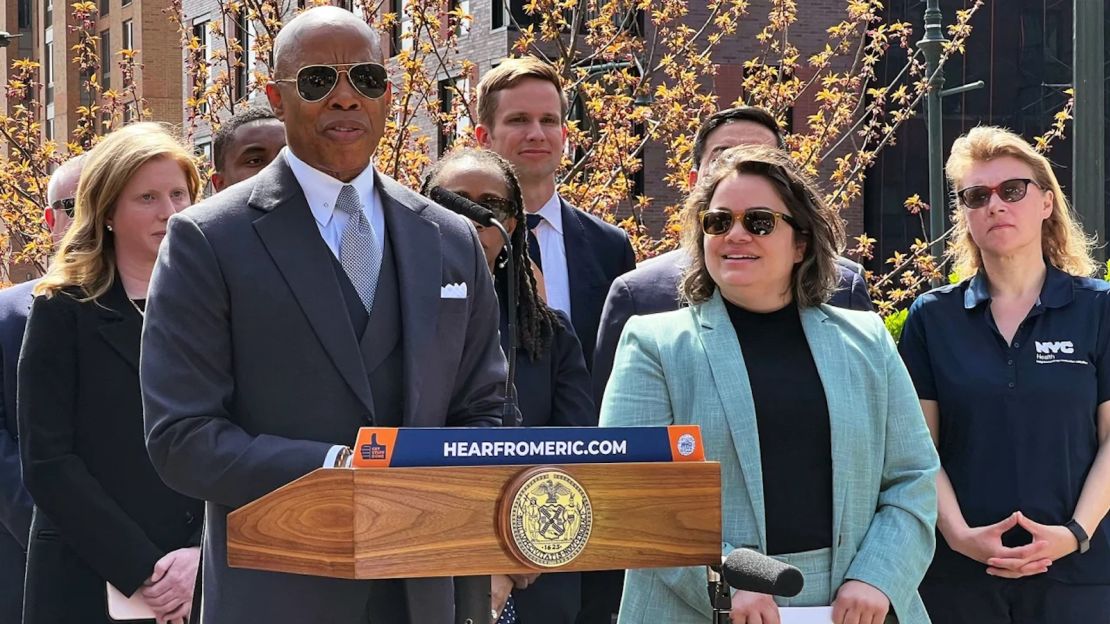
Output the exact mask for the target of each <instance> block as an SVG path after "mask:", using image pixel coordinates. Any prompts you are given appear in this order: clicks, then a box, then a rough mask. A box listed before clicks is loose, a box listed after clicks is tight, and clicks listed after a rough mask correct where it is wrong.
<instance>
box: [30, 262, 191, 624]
mask: <svg viewBox="0 0 1110 624" xmlns="http://www.w3.org/2000/svg"><path fill="white" fill-rule="evenodd" d="M141 330H142V317H141V316H140V315H139V312H138V311H137V310H136V309H135V308H134V307H133V306H132V305H131V303H130V302H129V301H128V300H127V295H126V293H125V292H124V290H123V286H122V285H121V284H120V280H119V277H118V276H117V278H116V280H115V283H114V284H113V286H112V288H111V289H110V290H109V291H108V292H107V293H106V294H105V295H103V296H102V297H100V299H99V300H98V301H90V302H85V303H81V302H78V301H77V300H76V299H75V298H74V297H72V296H70V295H69V294H67V293H64V292H63V293H59V294H58V295H55V296H53V297H51V298H46V297H37V298H36V299H35V301H34V304H33V305H32V308H31V316H30V319H29V320H28V322H27V335H26V339H25V341H24V343H23V351H22V355H21V356H20V359H19V402H18V410H19V428H20V431H21V432H22V436H21V437H20V452H21V455H22V460H23V475H24V480H25V482H26V484H27V489H28V491H30V493H31V496H32V497H33V498H34V500H35V505H36V511H35V519H34V521H33V523H32V530H31V544H30V549H29V551H28V564H27V569H28V574H27V594H26V596H27V598H26V605H25V611H24V613H25V619H24V622H25V623H26V624H38V623H40V622H51V623H54V622H75V623H76V622H97V621H107V616H106V615H105V611H104V603H105V600H104V581H108V582H110V583H112V584H113V585H115V586H116V587H117V588H118V589H119V590H120V591H122V592H123V593H124V594H125V595H130V594H131V593H133V592H134V591H135V590H136V589H138V588H139V586H140V585H141V584H142V583H143V581H144V580H146V579H147V578H148V577H149V576H150V575H151V573H152V572H153V570H154V564H155V563H156V562H157V561H158V559H160V558H161V557H162V556H163V555H165V554H166V553H167V552H170V551H172V550H176V549H178V548H183V547H185V546H195V545H197V544H198V543H199V532H200V527H201V525H202V521H201V520H202V513H203V508H202V504H201V502H200V501H197V500H194V499H191V498H187V497H185V496H182V495H181V494H178V493H177V492H174V491H173V490H171V489H170V488H168V487H166V485H165V484H164V483H162V480H161V479H160V478H159V477H158V475H157V473H155V471H154V467H153V466H152V465H151V462H150V458H149V457H148V456H147V452H146V447H145V445H144V439H143V409H142V400H141V395H140V392H139V336H140V332H141Z"/></svg>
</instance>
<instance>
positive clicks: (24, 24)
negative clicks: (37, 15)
mask: <svg viewBox="0 0 1110 624" xmlns="http://www.w3.org/2000/svg"><path fill="white" fill-rule="evenodd" d="M18 11H19V14H18V15H17V17H16V19H17V21H18V23H19V29H20V30H28V29H30V28H31V0H19V8H18Z"/></svg>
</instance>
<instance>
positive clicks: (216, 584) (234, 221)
mask: <svg viewBox="0 0 1110 624" xmlns="http://www.w3.org/2000/svg"><path fill="white" fill-rule="evenodd" d="M376 184H377V189H378V191H379V195H380V197H381V200H382V207H383V210H384V212H385V223H386V231H387V233H388V236H389V241H390V244H391V245H392V249H393V254H394V258H395V262H396V271H397V278H398V284H399V292H400V310H401V315H402V319H403V327H402V331H401V333H402V336H401V338H402V348H403V356H402V359H403V363H404V364H403V379H404V382H403V385H404V391H403V404H404V408H403V414H402V420H403V423H404V426H409V427H439V426H489V425H496V424H499V422H500V419H499V415H500V414H501V410H502V401H503V396H504V390H503V389H504V387H505V374H506V364H505V358H504V356H503V354H502V352H501V347H500V344H499V342H498V333H497V323H498V312H497V303H496V295H495V294H494V291H493V284H492V281H491V278H490V274H489V270H488V269H487V268H486V264H485V258H484V256H483V255H482V249H481V246H480V245H479V243H478V238H477V235H476V234H475V232H474V228H473V227H472V226H471V225H470V224H469V223H468V222H467V221H466V220H464V219H463V218H461V217H459V216H457V215H455V214H453V213H451V212H448V211H447V210H445V209H443V208H442V207H440V206H438V205H436V204H434V203H431V202H430V201H429V200H427V199H425V198H423V197H421V196H419V195H417V194H415V193H413V192H412V191H410V190H408V189H406V188H404V187H402V186H401V185H399V184H398V183H396V182H395V181H393V180H391V179H389V178H387V177H385V176H383V175H380V174H379V175H377V176H376ZM333 258H334V256H332V255H331V251H330V250H329V249H328V247H327V245H326V243H325V242H324V241H323V239H322V237H321V236H320V232H319V229H318V227H317V225H316V222H315V221H314V219H313V217H312V214H311V212H310V210H309V206H308V203H307V201H306V199H305V196H304V193H303V191H302V190H301V187H300V185H299V184H298V183H297V180H296V178H295V177H294V176H293V173H292V171H291V170H290V169H289V166H288V165H287V163H286V161H285V159H284V158H277V159H275V160H274V162H273V163H271V164H270V165H269V166H268V167H267V168H266V169H264V170H263V171H262V172H260V173H259V174H258V175H257V176H255V177H253V178H251V179H249V180H247V181H245V182H243V183H240V184H237V185H235V186H232V187H231V188H229V189H226V190H225V191H223V192H222V193H219V194H217V195H215V196H213V197H212V198H210V199H208V200H206V201H204V202H202V203H200V204H197V205H196V206H193V207H191V208H189V209H187V210H185V211H184V212H182V213H180V214H178V215H175V216H174V217H173V218H171V219H170V222H169V228H168V233H167V235H166V238H165V240H164V242H163V245H162V248H161V251H160V253H159V257H158V263H157V265H156V267H155V270H154V275H153V277H152V280H151V285H150V292H149V299H148V302H147V312H146V322H145V327H144V331H143V345H142V363H141V377H142V386H143V400H144V408H145V419H146V432H147V446H148V450H149V452H150V456H151V459H152V460H153V462H154V466H155V468H156V469H157V470H158V472H159V474H160V475H161V477H162V478H163V479H164V480H165V482H166V483H167V484H168V485H169V486H170V487H172V488H174V489H176V490H178V491H180V492H182V493H184V494H187V495H189V496H193V497H196V498H200V499H203V500H205V501H207V506H206V514H207V515H206V520H205V522H206V525H205V526H206V529H205V539H204V571H203V578H204V589H203V594H204V595H203V605H204V606H203V614H202V618H203V621H204V622H205V624H225V623H226V624H231V623H236V624H238V623H241V622H267V623H268V624H278V623H284V622H288V623H290V624H293V623H296V624H301V623H304V622H328V623H330V624H348V623H351V624H354V623H355V622H358V623H360V624H364V623H365V622H367V621H368V619H369V621H372V622H374V623H375V624H378V623H383V622H384V623H385V624H392V622H393V621H394V618H389V617H385V618H382V617H377V618H375V617H374V612H375V610H376V609H375V606H374V604H373V603H374V599H373V598H371V594H373V595H374V596H377V597H378V599H381V598H382V595H383V593H384V594H387V595H388V592H382V591H379V590H376V589H373V588H372V587H371V583H372V582H370V581H350V580H340V579H329V578H323V577H311V576H299V575H292V574H279V573H272V572H260V571H254V570H245V569H239V568H229V567H228V565H227V552H226V530H227V524H226V517H227V514H228V512H230V511H232V510H234V509H235V508H237V507H239V506H241V505H243V504H245V503H248V502H250V501H252V500H254V499H256V498H259V497H260V496H262V495H264V494H267V493H269V492H271V491H273V490H274V489H276V488H278V487H280V486H282V485H284V484H286V483H288V482H290V481H292V480H294V479H296V478H298V477H300V476H302V475H305V474H307V473H309V472H311V471H312V470H314V469H316V468H318V467H320V466H321V465H322V463H323V461H324V458H325V455H326V454H327V452H328V450H329V449H330V448H331V447H332V445H335V444H346V445H351V444H353V442H354V436H355V434H356V432H357V430H358V428H359V427H361V426H367V425H370V424H372V422H373V409H374V408H373V405H374V403H373V399H372V396H371V387H370V382H369V379H368V376H367V373H366V370H365V367H364V365H363V358H362V355H361V351H360V345H359V342H358V340H357V339H356V338H355V337H354V330H353V328H352V326H351V321H350V317H349V315H348V312H347V308H346V307H345V305H344V299H343V295H342V292H341V290H340V285H339V281H338V278H337V275H336V266H335V265H334V260H333ZM446 284H466V294H465V297H464V298H443V294H444V293H443V292H441V287H442V286H443V285H446ZM452 290H453V291H455V292H456V293H457V292H458V290H459V289H452ZM449 572H450V571H449V570H445V573H449ZM405 585H406V591H405V592H401V593H403V594H405V596H404V598H400V597H397V598H395V599H397V600H405V602H406V603H407V604H406V607H407V611H408V613H409V616H410V617H409V618H408V621H407V622H404V623H403V624H415V623H416V622H421V623H424V622H443V623H449V622H451V621H453V592H452V582H451V579H450V578H440V579H422V580H412V581H407V582H406V583H405ZM396 619H401V618H396Z"/></svg>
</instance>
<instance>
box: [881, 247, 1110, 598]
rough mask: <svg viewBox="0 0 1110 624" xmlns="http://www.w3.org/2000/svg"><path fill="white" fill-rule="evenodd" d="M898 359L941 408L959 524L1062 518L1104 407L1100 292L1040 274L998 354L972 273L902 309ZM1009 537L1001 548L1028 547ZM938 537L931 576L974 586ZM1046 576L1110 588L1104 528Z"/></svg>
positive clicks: (1108, 387) (1108, 526)
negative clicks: (905, 313)
mask: <svg viewBox="0 0 1110 624" xmlns="http://www.w3.org/2000/svg"><path fill="white" fill-rule="evenodd" d="M899 351H900V352H901V354H902V359H903V360H905V363H906V368H907V369H909V372H910V376H911V377H912V378H913V382H914V385H915V387H916V388H917V394H918V396H919V397H920V398H921V399H923V400H932V401H936V402H937V403H938V405H939V408H940V432H939V433H940V436H939V443H938V452H939V454H940V461H941V465H942V466H943V467H944V469H945V472H947V474H948V478H949V479H950V480H951V481H952V487H953V489H954V490H955V492H956V500H957V501H959V504H960V510H961V511H962V512H963V515H964V518H965V519H966V520H967V523H968V526H972V527H975V526H984V525H988V524H994V523H995V522H998V521H1000V520H1003V519H1004V518H1006V517H1007V516H1009V515H1010V514H1011V513H1013V512H1014V511H1019V510H1020V511H1021V512H1023V513H1024V514H1025V515H1027V516H1028V517H1029V518H1031V519H1033V520H1035V521H1036V522H1040V523H1042V524H1064V523H1065V522H1067V521H1068V520H1070V519H1071V517H1072V513H1073V512H1074V510H1075V505H1076V503H1077V502H1078V501H1079V494H1080V492H1081V491H1082V489H1083V483H1084V481H1085V480H1086V477H1087V473H1088V472H1089V471H1090V469H1091V465H1092V464H1093V463H1094V460H1095V455H1096V454H1097V453H1098V437H1097V434H1098V423H1097V409H1098V406H1099V404H1101V403H1103V402H1104V401H1108V400H1110V284H1108V283H1107V282H1104V281H1102V280H1093V279H1089V278H1083V277H1074V276H1071V275H1068V274H1067V273H1064V272H1062V271H1060V270H1058V269H1056V268H1053V267H1052V266H1049V267H1048V273H1047V276H1046V277H1045V282H1044V286H1043V287H1042V288H1041V294H1040V297H1039V298H1038V300H1037V303H1036V304H1035V305H1034V306H1033V309H1032V310H1030V311H1029V315H1028V316H1027V317H1026V318H1025V320H1024V321H1022V323H1021V325H1020V326H1019V327H1018V330H1017V332H1016V333H1015V334H1014V338H1013V342H1012V344H1009V345H1007V344H1006V341H1005V340H1004V339H1003V338H1002V335H1001V333H999V331H998V327H997V325H995V322H994V318H993V317H992V315H991V313H990V293H989V292H988V289H987V281H986V279H985V277H984V275H983V273H982V272H980V273H979V274H978V275H976V276H975V277H972V278H970V279H968V280H964V281H963V282H960V283H959V284H955V285H951V286H945V287H942V288H938V289H936V290H933V291H931V292H929V293H926V294H924V295H922V296H921V297H919V298H918V299H917V301H915V302H914V304H913V305H912V306H911V307H910V313H909V317H908V318H907V319H906V325H905V327H904V329H903V332H902V338H901V343H900V345H899ZM1029 541H1030V536H1029V533H1028V532H1026V531H1025V530H1024V529H1021V528H1020V527H1017V528H1015V529H1013V530H1011V531H1009V532H1008V533H1007V534H1006V535H1004V536H1003V543H1004V544H1006V545H1008V546H1019V545H1022V544H1028V543H1029ZM985 568H986V566H985V565H984V564H981V563H978V562H976V561H974V560H972V559H970V558H967V557H964V556H963V555H960V554H958V553H956V552H955V551H952V550H951V549H950V548H949V547H948V545H947V543H945V541H944V539H943V537H942V536H940V534H939V531H938V539H937V553H936V556H935V558H934V559H933V565H932V566H931V567H930V569H929V572H928V576H929V577H930V578H951V577H966V576H978V577H980V578H981V577H982V575H983V574H984V570H985ZM1047 574H1048V576H1049V577H1050V578H1053V579H1055V580H1058V581H1061V582H1065V583H1084V584H1086V583H1110V522H1107V521H1106V520H1103V522H1102V523H1101V525H1100V526H1099V528H1098V530H1096V531H1095V532H1094V534H1093V535H1092V536H1091V549H1090V550H1089V551H1088V552H1087V553H1085V554H1083V555H1079V554H1071V555H1068V556H1066V557H1063V558H1061V559H1059V560H1057V561H1056V562H1055V563H1053V565H1052V566H1051V567H1050V568H1049V570H1048V573H1047Z"/></svg>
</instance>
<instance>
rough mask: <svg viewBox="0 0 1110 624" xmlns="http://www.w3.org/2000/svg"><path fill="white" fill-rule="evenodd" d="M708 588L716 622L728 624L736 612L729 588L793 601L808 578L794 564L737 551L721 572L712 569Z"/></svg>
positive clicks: (722, 566) (758, 554)
mask: <svg viewBox="0 0 1110 624" xmlns="http://www.w3.org/2000/svg"><path fill="white" fill-rule="evenodd" d="M722 579H723V580H724V582H723V583H722V582H721V580H722ZM708 585H709V601H710V604H711V605H713V614H714V622H721V623H727V622H728V621H729V620H728V614H729V611H730V610H731V609H732V600H731V592H729V591H728V588H729V587H732V588H733V589H737V590H740V591H749V592H755V593H757V594H770V595H772V596H785V597H787V598H789V597H792V596H797V595H798V593H799V592H800V591H802V587H803V586H804V585H805V578H804V577H803V576H802V572H801V570H799V569H798V568H795V567H794V566H792V565H788V564H785V563H783V562H781V561H779V560H777V559H774V558H772V557H768V556H767V555H764V554H762V553H758V552H756V551H754V550H749V549H747V548H737V549H736V550H734V551H732V552H731V553H729V555H728V557H725V561H724V563H723V564H721V568H720V572H719V573H718V572H717V571H716V570H715V569H713V567H710V568H709V572H708ZM722 616H723V618H722Z"/></svg>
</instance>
